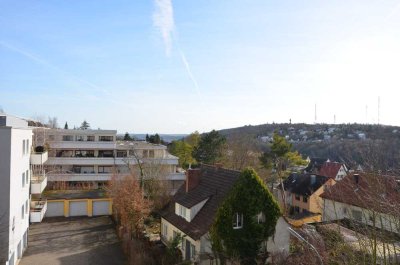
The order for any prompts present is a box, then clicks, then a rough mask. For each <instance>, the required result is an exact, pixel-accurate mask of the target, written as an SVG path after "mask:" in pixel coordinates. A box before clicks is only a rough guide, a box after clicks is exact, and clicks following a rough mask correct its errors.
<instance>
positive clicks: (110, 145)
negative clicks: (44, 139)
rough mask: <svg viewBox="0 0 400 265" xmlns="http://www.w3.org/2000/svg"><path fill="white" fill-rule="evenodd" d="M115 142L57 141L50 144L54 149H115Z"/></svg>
mask: <svg viewBox="0 0 400 265" xmlns="http://www.w3.org/2000/svg"><path fill="white" fill-rule="evenodd" d="M115 146H116V144H115V142H104V141H96V142H95V141H55V142H50V148H52V149H80V150H86V149H89V150H90V149H103V150H104V149H106V150H107V149H112V150H113V149H115Z"/></svg>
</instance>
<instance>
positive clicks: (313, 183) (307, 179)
mask: <svg viewBox="0 0 400 265" xmlns="http://www.w3.org/2000/svg"><path fill="white" fill-rule="evenodd" d="M313 176H314V177H313ZM313 179H314V180H313ZM328 179H329V178H328V177H325V176H320V175H316V174H297V173H293V174H291V175H290V176H289V177H288V178H287V179H285V180H284V181H283V185H284V187H285V190H286V191H289V192H291V193H294V194H298V195H302V196H310V195H312V194H313V193H314V192H315V191H316V190H318V189H319V188H320V187H321V186H322V185H324V184H325V183H326V182H327V181H328Z"/></svg>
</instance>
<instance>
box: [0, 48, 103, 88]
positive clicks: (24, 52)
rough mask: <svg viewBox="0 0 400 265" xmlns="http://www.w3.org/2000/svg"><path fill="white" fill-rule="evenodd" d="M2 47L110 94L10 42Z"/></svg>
mask: <svg viewBox="0 0 400 265" xmlns="http://www.w3.org/2000/svg"><path fill="white" fill-rule="evenodd" d="M0 46H3V47H4V48H6V49H8V50H11V51H13V52H16V53H19V54H21V55H23V56H25V57H26V58H28V59H30V60H32V61H34V62H36V63H39V64H42V65H45V66H47V67H49V68H51V69H53V70H55V71H57V72H59V73H61V74H63V75H65V76H68V77H69V78H71V79H73V80H75V81H78V82H80V83H83V84H85V85H87V86H89V87H91V88H93V89H96V90H100V91H102V92H104V93H105V94H110V93H109V92H108V91H107V90H105V89H102V88H100V87H98V86H97V85H95V84H93V83H91V82H88V81H86V80H83V79H81V78H79V77H77V76H75V75H74V74H71V73H69V72H67V71H65V70H63V69H61V68H59V67H57V66H55V65H53V64H51V63H49V62H48V61H46V60H44V59H42V58H40V57H39V56H37V55H35V54H32V53H30V52H27V51H25V50H23V49H20V48H17V47H15V46H14V45H11V44H10V43H8V42H5V41H0Z"/></svg>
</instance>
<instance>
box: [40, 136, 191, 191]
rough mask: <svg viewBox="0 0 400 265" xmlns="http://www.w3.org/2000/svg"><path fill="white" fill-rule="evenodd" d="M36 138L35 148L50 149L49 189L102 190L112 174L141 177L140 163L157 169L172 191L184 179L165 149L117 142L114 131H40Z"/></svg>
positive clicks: (47, 169)
mask: <svg viewBox="0 0 400 265" xmlns="http://www.w3.org/2000/svg"><path fill="white" fill-rule="evenodd" d="M34 134H35V137H34V138H35V142H37V143H35V145H37V144H43V145H44V146H45V147H46V148H47V149H48V153H49V158H48V161H47V162H46V171H47V176H48V181H49V186H52V187H53V188H55V189H57V186H59V185H64V186H68V187H73V186H76V185H88V186H89V187H91V188H99V187H101V186H103V185H104V184H105V183H106V182H107V181H109V180H111V177H112V176H113V174H115V175H119V176H122V175H124V174H129V173H131V172H134V173H135V174H136V175H137V176H139V175H140V170H139V166H138V164H139V163H140V164H141V165H142V168H144V170H146V168H149V166H150V165H151V166H152V168H153V169H154V168H155V167H156V168H158V169H159V172H158V173H160V174H159V175H165V179H166V180H167V181H169V183H170V184H171V186H172V189H173V190H176V189H178V188H179V186H180V185H181V184H182V183H183V181H184V179H185V176H184V174H183V173H176V167H177V165H178V158H177V157H175V156H172V155H171V154H169V153H168V151H167V148H166V146H164V145H156V144H150V143H147V142H143V141H133V142H132V141H130V142H125V141H117V140H116V135H117V131H115V130H68V129H46V128H38V129H36V130H35V131H34ZM153 171H154V170H153ZM145 173H146V172H145ZM153 173H154V172H153ZM145 175H146V174H145Z"/></svg>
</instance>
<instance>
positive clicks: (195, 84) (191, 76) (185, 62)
mask: <svg viewBox="0 0 400 265" xmlns="http://www.w3.org/2000/svg"><path fill="white" fill-rule="evenodd" d="M179 53H180V54H181V59H182V62H183V64H184V65H185V68H186V71H187V73H188V75H189V77H190V79H191V80H192V82H193V85H194V87H195V88H196V92H197V94H198V95H199V96H200V89H199V84H198V83H197V80H196V78H195V77H194V76H193V73H192V70H191V69H190V66H189V63H188V61H187V60H186V56H185V54H183V52H182V50H179Z"/></svg>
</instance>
